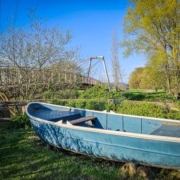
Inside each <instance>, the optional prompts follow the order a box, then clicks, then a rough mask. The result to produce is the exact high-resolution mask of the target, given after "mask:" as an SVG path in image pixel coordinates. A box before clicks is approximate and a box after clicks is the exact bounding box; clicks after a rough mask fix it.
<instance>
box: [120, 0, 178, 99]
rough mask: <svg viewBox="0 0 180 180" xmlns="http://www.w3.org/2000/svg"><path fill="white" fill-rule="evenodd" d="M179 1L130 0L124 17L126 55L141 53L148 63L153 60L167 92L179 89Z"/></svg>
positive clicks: (175, 94)
mask: <svg viewBox="0 0 180 180" xmlns="http://www.w3.org/2000/svg"><path fill="white" fill-rule="evenodd" d="M179 12H180V2H179V1H178V0H146V1H144V0H130V1H129V7H128V10H127V13H126V17H125V19H124V35H125V40H124V42H123V43H122V45H123V46H124V47H125V48H126V50H125V55H130V54H132V53H144V54H145V55H146V59H147V63H150V64H151V63H154V62H152V61H156V62H157V64H158V66H160V67H161V72H163V73H164V75H165V79H166V88H167V90H168V92H169V93H173V94H174V96H175V97H177V96H178V92H179V89H180V61H179V60H180V57H179V55H180V46H179V45H180V13H179Z"/></svg>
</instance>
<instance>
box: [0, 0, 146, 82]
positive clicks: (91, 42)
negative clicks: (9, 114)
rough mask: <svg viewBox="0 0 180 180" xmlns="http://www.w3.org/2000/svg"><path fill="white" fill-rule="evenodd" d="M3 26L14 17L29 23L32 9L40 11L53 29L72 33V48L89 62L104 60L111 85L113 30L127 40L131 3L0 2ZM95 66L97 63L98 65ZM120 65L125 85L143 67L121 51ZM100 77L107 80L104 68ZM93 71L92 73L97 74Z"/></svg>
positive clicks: (115, 0) (117, 0) (69, 0)
mask: <svg viewBox="0 0 180 180" xmlns="http://www.w3.org/2000/svg"><path fill="white" fill-rule="evenodd" d="M0 2H1V3H0V26H1V27H2V28H5V25H6V23H8V22H10V20H11V17H12V16H15V17H16V25H18V26H21V24H24V25H25V24H27V23H28V17H27V14H28V9H29V8H36V14H37V15H39V16H41V17H42V18H48V19H49V21H48V22H49V26H51V25H56V24H59V25H60V26H62V27H63V29H64V30H67V29H71V30H72V35H73V36H74V38H73V40H72V45H77V46H81V49H80V52H79V53H80V55H81V56H82V57H83V58H84V59H86V60H87V66H88V60H89V57H90V56H104V57H105V61H106V65H107V70H108V74H109V77H110V81H111V82H112V81H113V78H112V67H111V41H112V30H113V28H115V29H116V32H117V37H118V40H119V41H122V40H123V26H122V23H123V18H124V17H125V14H126V9H127V5H128V2H127V0H0ZM94 62H95V61H94ZM119 62H120V65H121V68H122V69H123V71H124V74H125V75H124V77H123V81H124V82H125V83H127V82H128V78H129V75H130V73H131V72H132V71H133V70H134V69H135V68H136V67H142V66H143V65H144V64H145V60H144V59H143V57H142V56H137V55H134V56H131V57H129V58H126V59H124V58H123V49H119ZM96 69H98V70H97V73H91V76H92V77H93V78H97V79H105V74H104V70H103V68H102V64H101V63H100V62H99V63H98V65H96V66H95V68H94V70H93V71H94V72H95V70H96ZM93 71H92V72H93Z"/></svg>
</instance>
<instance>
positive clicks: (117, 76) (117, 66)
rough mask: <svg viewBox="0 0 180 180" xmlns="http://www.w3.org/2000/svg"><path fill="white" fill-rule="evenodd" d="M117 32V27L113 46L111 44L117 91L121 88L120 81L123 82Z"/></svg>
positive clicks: (114, 32) (113, 33)
mask: <svg viewBox="0 0 180 180" xmlns="http://www.w3.org/2000/svg"><path fill="white" fill-rule="evenodd" d="M117 41H118V40H117V34H116V29H115V28H114V29H113V31H112V46H111V54H112V57H111V63H112V70H113V79H114V86H115V88H116V91H118V90H119V89H120V83H123V80H122V71H121V67H120V63H119V59H118V42H117Z"/></svg>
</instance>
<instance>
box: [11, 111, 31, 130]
mask: <svg viewBox="0 0 180 180" xmlns="http://www.w3.org/2000/svg"><path fill="white" fill-rule="evenodd" d="M11 119H12V123H11V124H10V128H16V129H19V128H29V127H32V126H31V123H30V120H29V118H28V116H27V115H26V114H22V113H19V114H18V115H17V116H12V115H11Z"/></svg>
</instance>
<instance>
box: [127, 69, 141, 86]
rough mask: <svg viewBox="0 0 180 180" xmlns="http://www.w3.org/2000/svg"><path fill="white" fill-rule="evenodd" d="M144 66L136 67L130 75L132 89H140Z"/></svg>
mask: <svg viewBox="0 0 180 180" xmlns="http://www.w3.org/2000/svg"><path fill="white" fill-rule="evenodd" d="M143 71H144V68H142V67H139V68H136V69H135V70H134V71H133V72H132V73H131V75H130V78H129V87H130V88H132V89H139V88H140V84H141V81H142V73H143Z"/></svg>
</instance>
